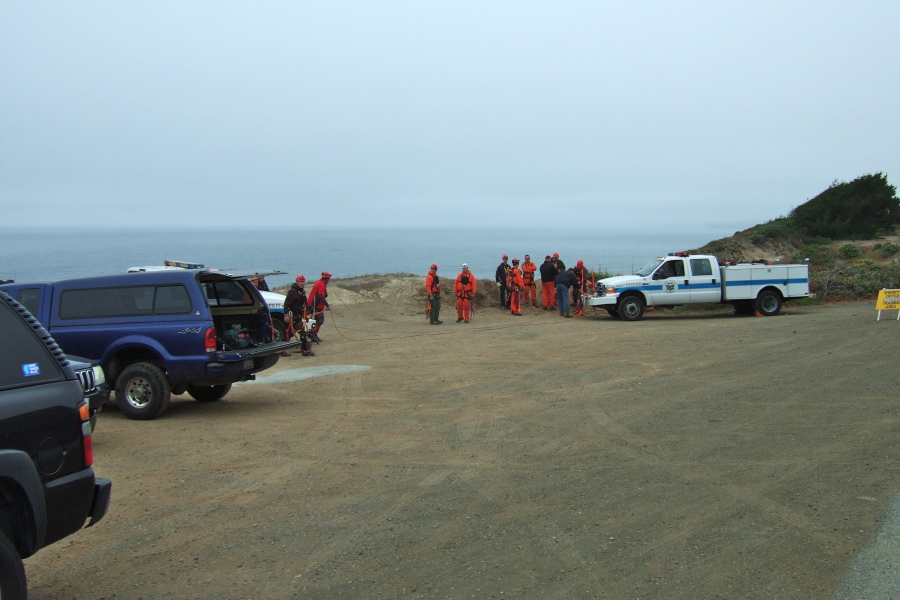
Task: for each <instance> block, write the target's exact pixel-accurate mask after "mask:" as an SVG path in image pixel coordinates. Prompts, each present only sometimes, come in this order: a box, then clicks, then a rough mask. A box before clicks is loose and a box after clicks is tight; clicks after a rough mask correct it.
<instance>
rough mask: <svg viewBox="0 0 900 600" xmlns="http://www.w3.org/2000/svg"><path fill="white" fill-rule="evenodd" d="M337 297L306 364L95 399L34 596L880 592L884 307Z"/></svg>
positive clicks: (892, 404)
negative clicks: (439, 316) (60, 527)
mask: <svg viewBox="0 0 900 600" xmlns="http://www.w3.org/2000/svg"><path fill="white" fill-rule="evenodd" d="M418 283H420V282H417V284H416V287H418ZM332 285H334V284H332ZM400 287H402V286H399V287H398V289H399V288H400ZM348 293H349V292H348ZM366 293H367V294H370V295H372V294H371V291H366ZM340 296H341V294H337V293H336V294H335V299H336V302H335V303H334V310H333V311H332V313H331V315H329V319H328V322H327V326H326V327H325V329H324V330H323V333H322V338H323V343H322V344H321V345H320V346H318V347H317V348H316V352H317V356H315V357H311V358H303V357H299V356H291V357H287V358H284V359H282V360H281V361H280V362H279V363H278V365H276V366H275V367H274V368H273V369H271V370H270V371H268V372H266V373H263V374H262V376H261V377H260V378H259V381H257V382H254V383H251V384H246V385H242V386H238V387H235V388H234V389H233V390H232V392H231V393H230V394H229V395H228V396H227V397H226V398H225V399H223V400H222V401H220V402H217V403H212V404H208V403H199V402H193V401H191V400H190V399H188V398H183V399H176V400H174V401H173V403H172V405H171V407H170V409H169V411H168V412H167V413H166V414H165V416H164V417H162V418H160V419H158V420H155V421H151V422H137V421H130V420H128V419H126V418H125V417H124V416H123V415H122V414H121V413H120V412H119V411H118V410H116V409H115V408H114V407H113V408H111V409H109V410H107V411H104V412H103V413H102V414H101V415H100V422H99V425H98V429H97V431H96V433H95V442H94V444H95V453H96V457H97V458H96V470H97V472H98V473H99V474H101V475H103V476H106V477H109V478H111V479H112V480H113V485H114V490H113V500H112V506H111V508H110V513H109V514H108V516H107V517H106V518H105V519H104V520H103V521H102V522H101V523H99V524H98V525H97V526H96V527H94V528H91V529H88V530H85V531H82V532H80V533H78V534H76V535H75V536H72V537H70V538H67V539H66V540H64V541H62V542H60V543H57V544H55V545H53V546H51V547H50V548H47V549H45V550H43V551H42V552H40V553H38V554H37V555H36V556H35V557H33V558H31V559H29V560H28V561H27V563H26V566H27V570H28V575H29V581H30V588H31V593H32V597H33V598H41V599H45V600H61V599H66V600H68V599H72V598H116V599H139V598H146V599H150V598H161V597H174V598H197V599H215V600H223V599H232V598H236V599H237V598H317V599H318V598H478V599H485V598H666V599H669V598H686V599H688V598H689V599H691V600H694V599H696V598H733V599H738V598H740V599H747V598H766V599H768V598H782V599H784V598H797V599H801V598H802V599H809V598H823V599H829V598H833V597H835V594H837V593H838V592H839V590H843V591H841V592H840V593H841V594H843V596H838V597H843V598H851V597H855V598H860V597H875V598H880V597H891V596H890V595H889V594H890V593H895V594H896V589H897V588H896V585H897V582H896V573H897V572H898V569H897V568H896V563H894V566H889V565H887V563H881V562H877V561H875V562H868V563H867V561H868V555H869V554H870V553H872V554H875V555H876V556H879V555H880V556H883V557H886V558H890V557H893V559H896V555H897V538H898V536H897V529H896V513H897V508H896V502H895V503H894V504H893V505H892V504H891V500H892V498H894V496H895V494H897V492H898V489H900V468H898V464H900V460H898V459H900V444H898V443H897V442H898V440H900V436H898V433H900V418H898V416H900V414H898V413H900V407H898V403H897V400H896V395H897V394H896V390H897V387H898V382H900V376H898V370H897V367H896V364H895V363H896V360H895V358H896V356H897V346H898V339H900V338H898V329H897V328H898V326H900V324H898V323H897V322H896V321H893V320H888V321H881V322H876V321H875V316H876V312H875V310H874V302H871V303H868V302H867V303H856V304H839V305H832V306H823V307H794V306H791V305H790V304H788V305H787V306H786V309H785V311H784V313H783V314H782V315H780V316H777V317H773V318H754V317H735V316H732V315H731V314H729V313H728V312H727V311H712V312H689V313H674V312H671V311H655V312H653V313H650V314H648V316H647V317H646V318H645V319H644V320H642V321H640V322H638V323H625V322H621V321H617V320H613V319H611V318H609V317H608V316H606V313H605V312H604V313H602V315H594V314H591V315H589V316H587V317H583V318H575V319H561V318H559V316H558V315H557V314H555V313H552V312H546V311H542V310H540V309H535V308H530V307H529V308H527V309H526V310H525V311H524V312H525V313H526V314H525V316H524V317H521V318H517V317H512V316H510V315H509V314H508V313H504V312H502V311H500V310H498V309H497V308H493V307H489V306H483V307H481V308H480V309H479V311H478V314H477V315H476V318H475V320H474V321H473V322H472V323H470V324H468V325H466V324H464V323H460V324H457V323H455V318H454V316H455V315H453V314H452V311H451V310H450V307H449V306H447V305H448V304H449V302H446V301H445V307H444V315H443V318H444V321H445V323H444V324H443V325H441V326H439V327H431V326H429V325H427V324H426V322H425V318H424V314H423V312H422V310H421V309H422V307H421V306H420V305H419V304H418V303H412V301H410V300H409V299H408V298H407V297H406V296H405V295H399V296H397V297H396V298H393V299H392V298H391V297H390V296H389V295H381V296H378V295H377V294H375V295H374V296H373V298H374V297H375V296H378V297H377V298H375V299H371V298H370V299H368V300H364V299H360V298H355V297H354V298H353V299H350V298H349V296H348V298H347V299H346V301H345V302H343V301H337V300H340ZM332 316H333V317H334V320H333V321H332V319H331V317H332ZM335 325H336V327H335ZM360 340H367V341H360ZM311 368H316V369H320V370H316V371H309V370H308V369H311ZM885 515H888V516H892V518H891V519H885ZM857 559H859V561H858V562H856V561H857ZM866 564H871V565H874V566H872V567H867V566H865V565H866ZM872 569H875V570H878V569H881V571H882V572H883V573H884V577H883V578H882V580H883V581H884V582H885V583H886V585H893V586H894V587H893V588H890V587H884V588H882V589H885V590H890V589H893V590H894V592H886V593H888V595H886V596H885V595H882V596H879V595H877V594H875V592H872V591H870V588H866V587H864V586H867V585H871V583H872V581H873V577H872V576H871V575H870V573H871V572H872ZM888 569H890V570H888ZM845 574H846V575H847V579H846V581H845V582H844V584H843V587H842V580H844V576H845ZM892 578H893V579H892ZM870 594H871V595H870ZM893 597H895V598H896V597H897V596H896V595H895V596H893Z"/></svg>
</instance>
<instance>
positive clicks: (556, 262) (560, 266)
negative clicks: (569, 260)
mask: <svg viewBox="0 0 900 600" xmlns="http://www.w3.org/2000/svg"><path fill="white" fill-rule="evenodd" d="M550 262H552V263H553V266H554V267H556V270H557V271H559V272H560V273H562V272H563V271H565V270H566V263H564V262H563V261H562V259H561V258H560V257H559V252H554V253H553V260H551V261H550Z"/></svg>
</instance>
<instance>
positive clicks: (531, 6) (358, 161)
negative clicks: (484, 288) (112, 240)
mask: <svg viewBox="0 0 900 600" xmlns="http://www.w3.org/2000/svg"><path fill="white" fill-rule="evenodd" d="M898 40H900V2H897V1H896V0H884V1H866V0H862V1H856V2H847V1H831V0H816V1H809V2H790V1H786V0H779V1H754V2H738V1H725V0H708V1H684V0H679V1H677V2H676V1H670V2H662V1H643V2H642V1H637V0H634V1H632V0H629V1H620V2H603V1H599V0H594V1H584V2H564V1H563V2H560V1H554V2H550V1H546V2H536V1H530V0H516V1H515V2H512V1H510V2H491V1H485V0H478V1H468V0H454V1H453V2H440V3H439V2H430V1H424V0H411V1H407V2H403V1H393V0H386V1H378V2H375V1H369V2H362V1H360V2H341V1H328V2H306V1H301V0H292V1H266V2H231V1H227V0H214V1H213V0H211V1H208V2H199V1H191V0H177V1H172V2H166V1H155V2H122V1H120V0H116V1H109V2H100V1H88V2H71V1H66V2H53V1H51V2H18V1H12V0H9V1H5V2H3V3H2V4H0V209H2V210H0V228H8V227H15V228H24V227H44V226H55V225H60V226H81V225H84V224H89V223H94V224H95V223H97V220H98V219H100V221H101V222H102V223H104V224H106V225H113V226H135V227H138V226H141V227H145V226H160V227H170V226H179V227H206V226H209V227H222V226H256V225H259V226H269V225H272V224H273V223H276V224H279V225H282V226H285V227H298V226H302V227H339V226H340V227H368V226H375V227H395V226H404V225H410V226H433V227H444V226H473V227H482V226H484V227H519V226H523V227H536V226H542V225H554V226H565V225H566V224H567V223H571V224H573V225H576V226H585V225H587V226H597V227H601V228H602V227H622V228H632V229H641V228H644V227H646V226H647V224H652V225H653V227H654V228H657V229H658V228H660V227H698V226H702V227H721V228H724V229H725V230H727V231H728V232H729V233H730V232H733V231H734V230H738V229H744V228H746V227H749V226H751V225H753V224H756V223H759V222H764V221H767V220H769V219H772V218H776V217H778V216H781V215H785V214H787V212H788V211H790V209H791V208H793V207H794V206H796V205H797V204H800V203H802V202H805V201H806V200H807V199H809V198H811V197H813V196H815V195H816V194H818V193H819V192H821V191H822V190H824V189H825V188H827V187H828V186H829V185H830V184H831V183H832V182H833V181H834V180H841V181H849V180H851V179H854V178H856V177H858V176H860V175H863V174H866V173H874V172H879V171H880V172H884V173H886V174H887V176H888V180H889V181H890V182H891V183H892V184H894V185H896V184H897V182H898V180H900V140H898V135H900V60H898V59H900V42H898Z"/></svg>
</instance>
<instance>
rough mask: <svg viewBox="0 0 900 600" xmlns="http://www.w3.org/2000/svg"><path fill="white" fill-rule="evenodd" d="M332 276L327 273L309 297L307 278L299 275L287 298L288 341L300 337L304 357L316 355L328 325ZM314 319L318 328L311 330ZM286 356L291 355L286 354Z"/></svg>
mask: <svg viewBox="0 0 900 600" xmlns="http://www.w3.org/2000/svg"><path fill="white" fill-rule="evenodd" d="M330 280H331V273H329V272H328V271H323V272H322V276H321V278H320V279H319V280H318V281H316V282H315V283H314V284H313V286H312V289H311V290H310V292H309V295H308V296H307V294H306V277H304V276H303V275H297V278H296V280H294V283H293V284H292V285H291V289H290V290H288V293H287V296H286V297H285V299H284V323H285V325H286V326H287V333H286V336H285V337H286V338H287V339H291V338H292V337H299V338H300V352H301V354H302V355H303V356H315V355H316V354H315V352H313V351H312V343H313V342H315V343H317V344H318V343H319V342H320V341H321V339H320V338H319V330H320V329H321V328H322V324H323V323H324V322H325V311H326V310H331V306H329V304H328V282H329V281H330ZM310 318H312V319H313V320H314V322H315V325H313V326H312V327H309V325H308V323H309V319H310ZM285 355H286V356H289V354H287V353H285Z"/></svg>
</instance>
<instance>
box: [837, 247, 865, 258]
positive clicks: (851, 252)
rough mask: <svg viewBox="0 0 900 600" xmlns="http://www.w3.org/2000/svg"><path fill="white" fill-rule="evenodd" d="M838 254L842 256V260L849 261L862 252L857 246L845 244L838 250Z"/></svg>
mask: <svg viewBox="0 0 900 600" xmlns="http://www.w3.org/2000/svg"><path fill="white" fill-rule="evenodd" d="M838 254H840V255H841V258H845V259H848V260H849V259H851V258H856V257H857V256H859V255H860V254H862V250H860V248H859V246H857V245H856V244H844V245H843V246H841V247H840V248H839V249H838Z"/></svg>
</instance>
